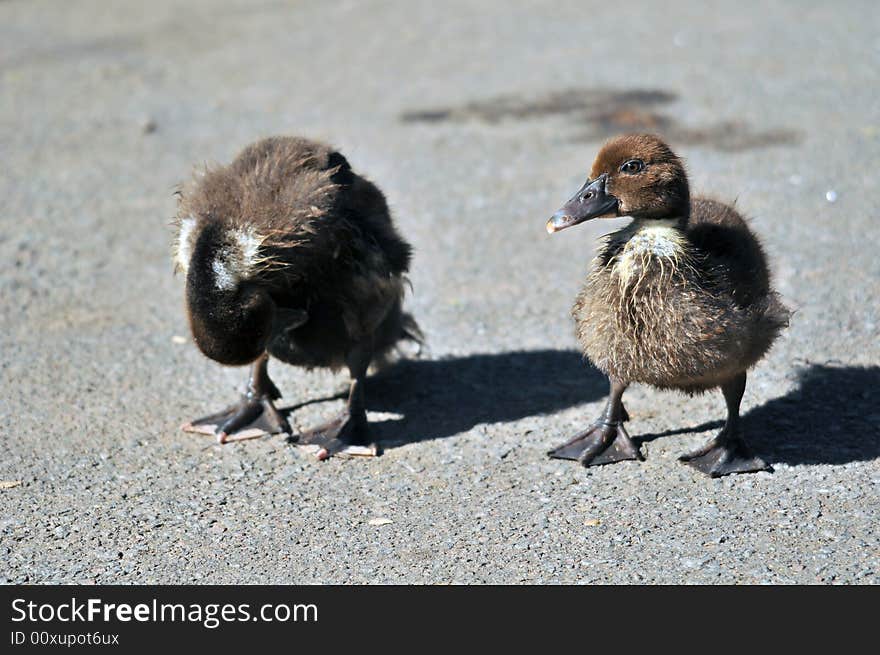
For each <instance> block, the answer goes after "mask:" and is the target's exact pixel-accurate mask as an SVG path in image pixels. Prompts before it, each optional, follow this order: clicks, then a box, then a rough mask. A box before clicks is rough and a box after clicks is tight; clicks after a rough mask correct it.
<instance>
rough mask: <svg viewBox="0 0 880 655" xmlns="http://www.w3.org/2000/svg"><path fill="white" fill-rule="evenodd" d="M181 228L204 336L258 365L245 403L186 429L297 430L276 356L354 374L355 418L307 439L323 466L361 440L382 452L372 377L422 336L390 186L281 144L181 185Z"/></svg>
mask: <svg viewBox="0 0 880 655" xmlns="http://www.w3.org/2000/svg"><path fill="white" fill-rule="evenodd" d="M176 223H177V229H178V230H177V232H178V233H177V239H176V243H175V246H174V260H175V264H176V268H177V269H178V270H180V271H182V272H183V273H184V275H185V276H186V309H187V314H188V317H189V324H190V328H191V331H192V335H193V340H194V341H195V343H196V345H197V346H198V348H199V349H200V350H201V352H202V353H204V354H205V355H206V356H207V357H209V358H210V359H212V360H214V361H217V362H219V363H220V364H224V365H229V366H241V365H246V364H250V365H251V371H250V379H249V382H248V386H247V392H246V394H245V395H244V396H243V397H242V399H241V401H240V402H238V403H237V404H235V405H233V406H232V407H230V408H229V409H226V410H224V411H222V412H219V413H217V414H212V415H211V416H206V417H204V418H201V419H197V420H195V421H193V422H192V423H189V424H187V425H185V426H184V429H185V430H189V431H203V432H204V431H210V429H211V428H213V431H214V433H215V434H216V437H217V440H218V441H219V442H220V443H224V442H226V441H227V440H228V439H229V438H231V437H232V436H233V435H242V434H254V433H256V434H261V433H281V432H283V433H287V434H288V435H291V429H290V425H289V423H288V422H287V420H286V418H285V417H284V415H283V414H282V413H281V412H279V411H278V409H277V407H276V406H275V401H276V400H278V399H279V398H280V397H281V394H280V392H279V391H278V388H277V387H276V386H275V385H274V384H273V382H272V380H271V379H270V378H269V375H268V369H267V366H268V360H269V357H270V356H271V357H273V358H275V359H277V360H280V361H282V362H285V363H287V364H292V365H295V366H301V367H305V368H313V367H327V368H331V369H338V368H341V367H343V366H346V367H347V368H348V370H349V373H350V376H351V385H350V389H349V394H348V402H347V405H346V408H345V410H344V411H343V412H342V414H341V415H340V416H339V417H338V418H336V419H334V420H333V421H331V422H329V423H327V424H326V425H321V426H318V427H316V428H314V429H311V430H308V431H306V432H304V433H302V434H300V435H299V439H298V442H299V443H300V444H308V445H311V446H312V447H313V448H312V449H313V450H316V451H317V455H318V458H319V459H326V458H327V457H329V456H331V455H333V454H335V453H338V452H340V451H343V450H346V449H348V448H349V447H351V446H367V447H368V449H370V448H371V449H372V451H373V452H374V451H375V443H374V442H373V441H372V439H371V437H370V433H369V430H368V426H367V415H366V410H365V404H364V402H365V401H364V389H363V385H364V378H365V376H366V373H367V369H368V367H369V366H370V364H371V362H375V361H378V360H381V359H383V358H384V357H385V356H387V355H389V354H390V352H391V351H392V350H393V349H395V347H396V346H397V345H398V343H399V342H400V341H402V340H412V341H418V342H420V341H421V332H420V331H419V328H418V325H417V324H416V322H415V320H414V319H413V318H412V316H410V315H409V314H407V313H404V312H403V310H402V302H403V296H404V287H405V284H406V277H405V275H406V272H407V271H408V269H409V264H410V258H411V252H412V249H411V247H410V245H409V244H408V243H407V242H406V241H404V239H403V238H402V237H401V236H400V234H399V233H398V232H397V229H396V228H395V226H394V224H393V222H392V219H391V215H390V213H389V210H388V206H387V204H386V202H385V197H384V195H383V194H382V192H381V191H380V190H379V189H378V188H377V187H376V186H375V185H374V184H373V183H372V182H370V181H369V180H367V179H366V178H364V177H362V176H361V175H358V174H357V173H355V172H354V171H353V170H352V168H351V166H350V165H349V163H348V161H347V160H346V159H345V157H343V156H342V154H340V153H339V152H337V151H336V150H334V149H332V148H330V147H329V146H327V145H324V144H321V143H316V142H314V141H309V140H306V139H303V138H297V137H274V138H268V139H264V140H262V141H259V142H257V143H254V144H252V145H249V146H248V147H246V148H245V149H244V150H243V151H242V152H241V153H240V154H239V155H238V157H236V158H235V160H234V161H233V162H232V163H231V164H229V165H228V166H223V167H218V168H214V169H212V170H208V171H206V173H205V174H204V176H202V177H201V178H200V179H195V180H193V181H192V182H191V183H189V184H188V185H186V186H185V187H183V188H181V190H180V191H179V192H178V212H177V220H176ZM206 428H208V429H206ZM361 454H366V453H363V452H361Z"/></svg>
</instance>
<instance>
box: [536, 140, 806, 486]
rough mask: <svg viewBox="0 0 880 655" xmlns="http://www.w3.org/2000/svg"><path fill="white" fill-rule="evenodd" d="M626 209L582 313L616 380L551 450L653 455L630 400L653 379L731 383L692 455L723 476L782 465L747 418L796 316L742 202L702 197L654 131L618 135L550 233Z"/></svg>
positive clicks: (692, 460) (596, 351) (603, 458)
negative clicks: (716, 418)
mask: <svg viewBox="0 0 880 655" xmlns="http://www.w3.org/2000/svg"><path fill="white" fill-rule="evenodd" d="M617 216H628V217H631V218H632V219H633V220H632V222H631V223H630V224H629V225H627V226H626V227H624V228H623V229H621V230H618V231H617V232H614V233H612V234H609V235H607V236H606V237H605V239H604V242H603V243H602V245H601V247H600V249H599V253H598V256H597V257H596V259H595V260H594V262H593V265H592V270H591V272H590V273H589V276H588V278H587V281H586V284H585V285H584V287H583V290H582V291H581V293H580V295H579V296H578V298H577V300H576V302H575V305H574V308H573V310H572V315H573V317H574V319H575V323H576V325H577V337H578V340H579V341H580V344H581V346H582V347H583V350H584V353H585V354H586V355H587V357H588V358H589V359H590V361H592V362H593V364H595V366H596V367H597V368H598V369H599V370H601V371H603V372H604V373H605V374H606V375H607V376H608V378H609V380H610V389H611V390H610V395H609V399H608V403H607V405H606V407H605V410H604V411H603V412H602V415H601V416H600V417H599V419H598V420H597V421H596V422H595V423H594V424H593V425H591V426H590V427H589V428H587V429H586V430H584V431H583V432H581V433H580V434H578V435H576V436H575V437H574V438H573V439H571V440H570V441H568V442H566V443H565V444H563V445H561V446H559V447H558V448H556V449H555V450H553V451H551V452H550V453H549V454H550V456H551V457H556V458H563V459H575V460H578V461H579V462H580V463H581V464H583V465H584V466H591V465H597V464H606V463H610V462H617V461H621V460H640V459H642V456H641V453H640V451H639V448H638V446H637V445H636V443H634V442H633V440H632V439H631V438H630V436H629V435H628V434H627V431H626V429H625V428H624V425H623V423H624V421H626V420H628V416H627V414H626V410H625V409H624V406H623V403H622V400H621V399H622V397H623V393H624V391H625V390H626V388H627V386H628V385H630V384H631V383H634V382H641V383H645V384H648V385H651V386H653V387H657V388H660V389H678V390H681V391H684V392H686V393H689V394H694V393H700V392H704V391H707V390H710V389H715V388H719V387H720V388H721V391H722V393H723V394H724V399H725V401H726V403H727V420H726V422H725V424H724V427H723V429H722V430H721V431H720V432H719V433H718V434H717V435H716V436H715V437H714V438H712V439H711V440H710V441H709V442H708V443H707V444H705V445H704V446H703V447H702V448H700V449H699V450H697V451H695V452H693V453H690V454H688V455H685V456H683V457H682V458H681V459H682V460H683V461H685V462H687V463H689V464H690V465H691V466H694V467H695V468H697V469H698V470H700V471H702V472H704V473H706V474H708V475H710V476H712V477H718V476H722V475H727V474H730V473H744V472H750V471H769V470H772V469H771V468H770V467H769V466H768V465H767V464H766V463H765V462H764V461H763V460H761V459H760V458H758V457H756V456H754V455H753V454H752V453H751V452H750V450H749V448H748V447H747V445H746V443H745V441H744V439H743V433H742V424H741V421H740V416H739V408H740V401H741V400H742V396H743V392H744V390H745V386H746V372H747V371H748V370H749V369H750V368H751V367H752V366H754V365H755V364H756V363H757V362H758V361H759V360H760V359H761V358H762V357H763V356H764V354H765V353H766V352H767V351H768V349H769V348H770V346H771V345H772V344H773V342H774V340H775V339H776V338H777V336H778V335H779V333H780V331H781V330H782V329H783V328H784V327H785V326H786V325H787V324H788V319H789V311H788V310H787V309H786V308H785V307H784V306H783V304H782V303H781V302H780V301H779V299H778V296H777V294H776V293H775V292H774V291H773V289H772V288H771V286H770V274H769V272H768V267H767V261H766V257H765V255H764V252H763V250H762V248H761V245H760V243H759V242H758V239H757V238H756V236H755V235H754V234H753V233H752V231H751V230H750V229H749V227H748V225H747V224H746V222H745V221H744V220H743V218H742V217H741V216H740V215H739V214H738V213H737V212H736V210H734V209H733V208H732V207H730V206H728V205H725V204H722V203H720V202H716V201H714V200H708V199H704V198H691V197H690V193H689V188H688V179H687V175H686V173H685V169H684V166H683V165H682V162H681V160H680V159H679V158H678V157H677V156H676V155H675V153H673V152H672V150H670V148H669V147H668V146H667V145H666V144H665V143H664V142H663V141H662V140H661V139H659V138H658V137H656V136H652V135H641V134H638V135H625V136H621V137H618V138H615V139H612V140H611V141H609V142H608V143H606V144H605V146H604V147H603V148H602V149H601V151H600V152H599V154H598V156H597V157H596V161H595V162H594V163H593V167H592V171H591V172H590V176H589V179H588V180H587V182H586V183H585V184H584V186H583V187H582V188H581V189H580V190H579V191H578V192H577V193H576V194H575V195H574V197H573V198H572V199H571V200H569V201H568V202H567V203H566V204H565V205H564V206H563V207H562V208H561V209H560V210H559V211H558V212H557V213H556V214H555V215H554V216H553V217H552V218H551V219H550V221H549V222H548V223H547V230H548V232H551V233H552V232H557V231H559V230H562V229H565V228H568V227H571V226H573V225H577V224H579V223H583V222H584V221H588V220H591V219H594V218H610V217H617Z"/></svg>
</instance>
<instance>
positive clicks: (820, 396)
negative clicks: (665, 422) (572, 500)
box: [640, 364, 880, 465]
mask: <svg viewBox="0 0 880 655" xmlns="http://www.w3.org/2000/svg"><path fill="white" fill-rule="evenodd" d="M878 388H880V366H828V365H824V364H813V365H811V366H809V367H808V368H805V369H803V370H802V371H801V372H800V374H799V376H798V386H797V387H795V388H794V389H793V390H792V391H790V392H789V393H787V394H786V395H784V396H781V397H779V398H775V399H773V400H771V401H769V402H767V403H765V404H763V405H761V406H760V407H756V408H754V409H752V410H751V411H750V412H748V414H746V415H745V416H744V417H743V419H744V428H745V436H746V439H747V440H748V443H749V444H750V445H751V446H752V450H754V451H755V453H756V454H758V455H760V456H761V457H763V458H764V459H766V460H767V461H768V462H770V463H777V462H781V463H785V464H791V465H796V464H848V463H850V462H865V461H870V460H873V459H876V458H877V457H880V398H878V394H877V389H878ZM722 424H723V423H722V422H721V421H711V422H709V423H704V424H702V425H697V426H695V427H692V428H684V429H679V430H669V431H666V432H660V433H657V434H646V435H642V436H641V439H640V440H641V441H651V440H653V439H658V438H660V437H667V436H672V435H675V434H685V433H689V432H703V431H706V430H714V429H718V428H720V427H721V426H722Z"/></svg>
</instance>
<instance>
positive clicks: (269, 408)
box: [183, 353, 290, 443]
mask: <svg viewBox="0 0 880 655" xmlns="http://www.w3.org/2000/svg"><path fill="white" fill-rule="evenodd" d="M268 362H269V355H268V354H266V353H264V354H263V355H262V356H261V357H260V358H259V359H258V360H257V361H255V362H254V363H253V366H251V376H250V379H249V380H248V386H247V392H246V393H245V394H244V395H243V396H242V398H241V401H239V402H238V403H236V404H235V405H232V406H231V407H229V408H227V409H224V410H223V411H222V412H218V413H216V414H211V415H210V416H205V417H203V418H200V419H196V420H195V421H193V422H192V423H188V424H186V425H184V426H183V429H184V430H186V431H187V432H203V431H204V428H210V426H215V427H214V434H215V435H216V436H217V442H218V443H226V441H227V440H228V439H229V437H231V436H233V435H238V436H239V438H250V436H260V435H262V434H264V433H267V434H276V433H278V432H285V433H287V434H290V425H289V424H288V423H287V419H286V418H284V416H282V415H281V413H280V412H279V411H278V409H277V408H276V407H275V403H274V402H273V401H275V400H278V399H279V398H281V392H280V391H278V387H276V386H275V384H274V383H273V382H272V380H270V379H269V373H268V370H267V367H268ZM199 428H203V429H202V430H200V429H199ZM249 431H251V432H253V435H249V434H248V432H249Z"/></svg>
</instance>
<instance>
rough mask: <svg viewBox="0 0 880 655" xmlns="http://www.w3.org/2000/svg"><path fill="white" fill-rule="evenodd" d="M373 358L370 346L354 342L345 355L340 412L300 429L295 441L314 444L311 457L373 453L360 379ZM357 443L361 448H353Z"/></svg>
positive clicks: (374, 448)
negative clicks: (344, 398)
mask: <svg viewBox="0 0 880 655" xmlns="http://www.w3.org/2000/svg"><path fill="white" fill-rule="evenodd" d="M372 358H373V353H372V349H371V348H369V347H367V346H366V345H358V346H356V347H355V348H353V349H352V351H351V352H350V353H349V355H348V357H347V363H348V370H349V373H350V374H351V386H350V388H349V392H348V402H347V403H346V405H345V409H344V410H342V413H341V414H340V415H339V416H337V417H336V418H335V419H333V420H332V421H329V422H328V423H325V424H323V425H319V426H317V427H315V428H312V429H310V430H307V431H305V432H302V433H301V434H300V435H299V438H298V439H296V443H297V444H298V445H301V446H317V447H318V448H317V452H316V453H315V456H316V457H317V458H318V459H320V460H324V459H328V458H330V457H332V456H333V455H335V454H337V453H342V452H346V453H348V454H359V455H375V454H376V451H377V447H376V444H375V443H374V442H373V440H372V439H371V437H370V431H369V428H368V426H367V406H366V403H365V401H364V379H365V378H366V377H367V369H368V368H369V366H370V360H372ZM353 446H355V447H357V446H360V447H362V448H357V449H353V448H352V447H353Z"/></svg>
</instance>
